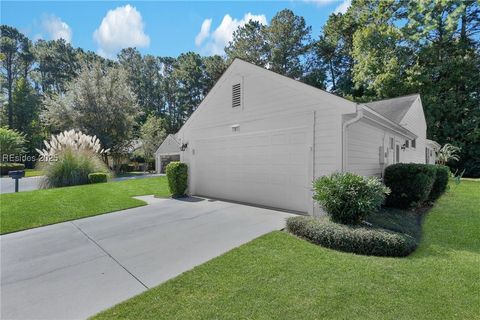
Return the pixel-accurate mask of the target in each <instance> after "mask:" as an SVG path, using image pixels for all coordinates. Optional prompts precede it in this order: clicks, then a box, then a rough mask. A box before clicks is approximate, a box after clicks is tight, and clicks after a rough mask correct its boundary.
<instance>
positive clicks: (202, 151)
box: [158, 59, 438, 214]
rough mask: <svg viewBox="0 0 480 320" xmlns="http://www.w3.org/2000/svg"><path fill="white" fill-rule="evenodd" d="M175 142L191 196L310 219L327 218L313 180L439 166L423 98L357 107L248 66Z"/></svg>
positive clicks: (237, 68) (234, 67) (221, 84)
mask: <svg viewBox="0 0 480 320" xmlns="http://www.w3.org/2000/svg"><path fill="white" fill-rule="evenodd" d="M175 140H176V141H177V144H176V145H175V148H179V149H175V151H176V152H178V154H179V155H180V159H181V161H183V162H185V163H187V164H188V166H189V193H190V194H193V195H201V196H207V197H211V198H218V199H226V200H232V201H238V202H244V203H251V204H255V205H262V206H268V207H274V208H280V209H285V210H289V211H297V212H303V213H309V214H316V213H319V212H320V211H319V209H318V208H316V205H315V204H314V201H313V200H312V195H313V192H312V181H313V180H314V179H316V178H318V177H320V176H323V175H327V174H330V173H333V172H335V171H351V172H355V173H358V174H362V175H368V176H379V177H381V176H382V173H383V169H384V168H385V167H386V166H387V165H389V164H393V163H397V162H417V163H425V162H429V163H434V161H435V155H434V153H430V151H434V150H435V148H438V145H436V144H435V142H433V141H429V140H427V139H426V122H425V117H424V114H423V108H422V102H421V99H420V96H419V95H411V96H407V97H400V98H395V99H389V100H382V101H377V102H372V103H366V104H357V103H354V102H351V101H349V100H346V99H343V98H340V97H338V96H336V95H333V94H331V93H328V92H326V91H323V90H319V89H317V88H314V87H311V86H309V85H306V84H304V83H301V82H299V81H296V80H293V79H290V78H288V77H285V76H282V75H279V74H277V73H274V72H272V71H269V70H266V69H263V68H261V67H257V66H255V65H253V64H250V63H247V62H245V61H242V60H240V59H235V60H234V61H233V62H232V64H231V65H230V66H229V68H228V69H227V70H226V71H225V73H224V74H223V75H222V76H221V77H220V79H219V80H218V82H217V83H216V85H215V86H214V87H213V88H212V90H211V91H210V92H209V93H208V95H207V96H206V97H205V99H204V100H203V101H202V103H201V104H200V105H199V107H198V108H197V110H196V111H195V112H194V113H193V114H192V115H191V117H190V118H189V119H188V120H187V122H186V123H185V124H184V125H183V127H182V128H181V129H180V131H179V132H178V133H177V134H176V135H175ZM166 143H172V142H168V141H166V142H165V144H166ZM167 149H168V148H167V146H165V147H164V146H163V144H162V146H160V148H159V153H158V154H159V155H161V154H162V152H164V151H161V150H167ZM165 152H166V153H164V154H168V152H169V151H168V152H167V151H165ZM176 154H177V153H175V155H176ZM427 155H428V156H427Z"/></svg>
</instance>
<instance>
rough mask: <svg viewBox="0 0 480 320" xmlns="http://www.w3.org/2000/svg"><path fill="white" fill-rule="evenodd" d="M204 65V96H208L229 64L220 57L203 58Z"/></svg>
mask: <svg viewBox="0 0 480 320" xmlns="http://www.w3.org/2000/svg"><path fill="white" fill-rule="evenodd" d="M202 64H203V69H204V81H203V82H204V83H203V95H204V96H206V95H207V93H208V92H209V91H210V89H212V87H213V86H214V85H215V83H216V82H217V80H218V79H219V78H220V77H221V76H222V74H223V72H224V71H225V70H226V69H227V64H226V62H225V60H223V58H222V57H221V56H219V55H214V56H209V57H204V58H202Z"/></svg>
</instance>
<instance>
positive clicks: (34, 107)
mask: <svg viewBox="0 0 480 320" xmlns="http://www.w3.org/2000/svg"><path fill="white" fill-rule="evenodd" d="M12 101H13V104H14V105H15V110H14V114H13V123H12V128H14V129H15V130H17V131H19V132H22V133H23V134H25V135H26V139H27V141H28V143H26V151H27V152H29V153H33V152H34V151H35V148H38V147H39V146H40V144H41V143H42V141H43V138H44V136H43V134H42V127H41V123H40V99H39V97H38V95H37V93H36V92H35V90H33V88H32V87H31V85H30V84H29V83H28V82H27V81H26V80H25V78H23V77H22V78H19V79H18V80H17V81H16V83H15V89H14V91H13V100H12Z"/></svg>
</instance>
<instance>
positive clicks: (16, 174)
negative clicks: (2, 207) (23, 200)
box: [8, 170, 25, 192]
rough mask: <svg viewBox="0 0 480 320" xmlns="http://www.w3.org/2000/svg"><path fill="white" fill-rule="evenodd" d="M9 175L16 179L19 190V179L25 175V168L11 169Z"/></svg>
mask: <svg viewBox="0 0 480 320" xmlns="http://www.w3.org/2000/svg"><path fill="white" fill-rule="evenodd" d="M8 176H9V177H10V178H12V179H15V192H18V179H21V178H23V177H25V171H24V170H15V171H9V172H8Z"/></svg>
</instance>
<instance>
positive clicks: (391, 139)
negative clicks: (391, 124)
mask: <svg viewBox="0 0 480 320" xmlns="http://www.w3.org/2000/svg"><path fill="white" fill-rule="evenodd" d="M393 148H395V140H394V139H393V138H390V149H392V150H393Z"/></svg>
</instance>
